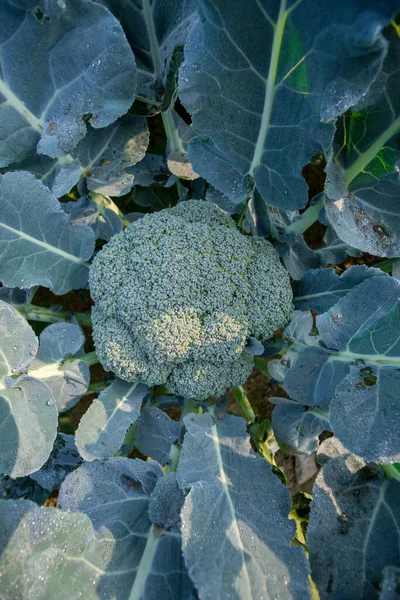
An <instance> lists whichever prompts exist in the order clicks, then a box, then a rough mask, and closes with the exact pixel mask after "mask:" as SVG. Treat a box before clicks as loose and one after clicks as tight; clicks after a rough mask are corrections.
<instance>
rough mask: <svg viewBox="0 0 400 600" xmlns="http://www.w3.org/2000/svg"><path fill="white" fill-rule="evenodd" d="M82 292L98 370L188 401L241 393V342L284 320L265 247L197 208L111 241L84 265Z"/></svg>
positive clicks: (274, 261) (276, 272) (171, 212)
mask: <svg viewBox="0 0 400 600" xmlns="http://www.w3.org/2000/svg"><path fill="white" fill-rule="evenodd" d="M90 289H91V293H92V297H93V300H94V301H95V306H94V307H93V310H92V320H93V336H94V341H95V345H96V351H97V354H98V357H99V360H100V362H101V363H102V364H103V366H104V368H105V369H107V370H111V371H113V372H114V373H115V374H116V375H118V377H120V378H121V379H124V380H126V381H138V382H139V381H140V382H142V383H146V384H148V385H156V384H166V385H167V387H168V389H169V390H170V391H171V392H173V393H175V394H178V395H180V396H183V397H185V398H194V399H197V400H203V399H205V398H207V397H209V396H219V395H220V394H222V393H223V392H224V391H225V390H226V388H227V387H236V386H238V385H242V384H243V383H244V382H245V381H246V379H247V377H248V376H249V375H250V373H251V371H252V369H253V365H254V358H253V356H252V354H251V353H250V351H248V350H247V349H246V348H249V345H248V339H249V337H255V338H257V339H259V340H260V341H263V340H267V339H269V338H270V337H271V336H272V334H273V333H274V331H275V330H276V329H277V328H278V327H281V326H282V325H284V324H285V323H286V322H287V321H288V320H289V318H290V315H291V311H292V291H291V286H290V281H289V276H288V274H287V272H286V271H285V269H284V268H283V267H282V265H281V263H280V261H279V257H278V254H277V253H276V251H275V250H274V248H273V247H272V245H271V244H270V243H269V242H267V241H265V240H264V239H261V238H258V237H247V236H244V235H242V233H241V232H240V231H239V229H238V228H237V226H236V224H235V222H234V221H233V220H232V219H231V218H230V217H229V216H227V215H226V214H225V213H224V212H222V210H220V209H219V208H218V207H216V206H215V205H212V204H209V203H207V202H203V201H201V200H190V201H187V202H182V203H180V204H178V205H177V206H175V207H174V208H171V209H166V210H162V211H160V212H157V213H153V214H148V215H146V216H144V217H143V218H142V219H140V220H138V221H136V222H135V223H133V224H132V225H131V226H130V227H128V229H126V230H125V231H124V232H122V233H119V234H117V235H115V236H114V237H113V238H112V239H111V241H110V242H109V243H108V244H107V245H106V246H104V248H103V249H102V250H101V251H100V252H99V253H98V254H97V256H96V258H95V259H94V261H93V264H92V266H91V270H90Z"/></svg>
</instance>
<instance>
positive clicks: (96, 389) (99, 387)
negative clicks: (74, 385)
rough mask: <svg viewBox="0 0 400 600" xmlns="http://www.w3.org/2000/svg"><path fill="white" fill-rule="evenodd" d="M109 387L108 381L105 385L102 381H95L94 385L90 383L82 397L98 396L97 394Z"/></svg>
mask: <svg viewBox="0 0 400 600" xmlns="http://www.w3.org/2000/svg"><path fill="white" fill-rule="evenodd" d="M110 385H111V382H110V381H108V382H107V383H105V382H103V381H95V382H94V383H91V384H90V385H89V387H88V389H87V390H86V392H85V393H84V394H83V396H90V395H91V394H98V393H100V392H102V391H104V390H105V389H106V388H108V387H110Z"/></svg>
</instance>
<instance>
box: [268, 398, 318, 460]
mask: <svg viewBox="0 0 400 600" xmlns="http://www.w3.org/2000/svg"><path fill="white" fill-rule="evenodd" d="M269 402H272V404H276V407H275V409H274V411H273V413H272V427H273V430H274V435H275V438H276V440H277V442H278V444H279V446H280V447H281V448H282V450H284V451H285V452H288V453H291V454H292V453H293V454H306V455H307V454H311V453H312V452H316V450H318V446H319V439H318V436H319V435H320V434H321V433H322V432H323V431H324V429H328V430H330V425H329V419H328V415H325V414H324V413H323V412H322V411H318V410H316V409H311V410H308V407H306V406H304V405H303V404H299V403H298V402H293V401H292V400H288V399H287V398H269Z"/></svg>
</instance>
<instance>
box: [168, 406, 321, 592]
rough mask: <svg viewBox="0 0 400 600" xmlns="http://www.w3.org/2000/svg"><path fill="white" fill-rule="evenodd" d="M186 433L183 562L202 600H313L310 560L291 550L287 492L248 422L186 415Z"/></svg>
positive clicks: (181, 467)
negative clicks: (253, 440)
mask: <svg viewBox="0 0 400 600" xmlns="http://www.w3.org/2000/svg"><path fill="white" fill-rule="evenodd" d="M185 425H186V428H187V433H186V435H185V439H184V443H183V448H182V452H181V458H180V460H179V466H178V471H177V480H178V483H179V485H180V487H181V489H182V490H183V491H188V490H190V491H189V494H188V496H187V497H186V500H185V504H184V507H183V511H182V538H183V554H184V557H185V562H186V565H187V567H188V570H189V574H190V577H191V578H192V580H193V582H194V584H195V586H196V587H197V589H198V591H199V595H200V597H201V598H202V599H204V600H211V599H214V598H215V597H216V594H217V597H219V598H229V597H232V598H235V599H243V600H247V599H248V598H260V597H261V596H262V597H264V598H273V597H274V596H279V597H280V598H282V599H285V598H287V599H289V598H290V599H291V598H304V599H306V598H309V591H308V580H307V578H308V566H307V560H306V557H305V554H304V552H303V550H302V549H301V548H299V547H298V548H294V547H292V546H291V545H290V542H291V539H292V537H293V535H294V523H293V522H291V521H290V520H289V519H288V518H287V515H288V513H289V511H290V497H289V492H288V490H287V489H286V488H285V486H284V485H283V484H282V483H281V482H280V481H279V479H278V478H277V477H276V476H275V475H274V474H273V473H272V470H271V465H270V464H269V463H268V462H267V461H266V460H264V459H262V458H261V457H260V456H259V455H257V454H255V453H254V452H253V451H252V450H251V447H250V439H249V436H248V435H247V433H246V423H245V421H244V419H241V418H239V417H234V416H228V415H224V416H223V418H222V419H219V420H218V421H217V422H216V423H214V422H213V419H212V418H211V416H210V415H209V414H204V415H188V416H187V417H186V418H185ZM205 516H206V518H205Z"/></svg>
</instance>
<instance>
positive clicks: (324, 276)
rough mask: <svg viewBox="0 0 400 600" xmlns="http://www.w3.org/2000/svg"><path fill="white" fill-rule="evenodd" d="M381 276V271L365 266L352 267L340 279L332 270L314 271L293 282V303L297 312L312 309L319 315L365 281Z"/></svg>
mask: <svg viewBox="0 0 400 600" xmlns="http://www.w3.org/2000/svg"><path fill="white" fill-rule="evenodd" d="M381 276H385V273H384V272H383V271H381V270H380V269H374V268H371V267H366V266H365V265H356V266H352V267H350V268H349V269H347V270H346V271H345V272H344V273H343V274H342V275H341V276H340V277H339V275H338V274H337V273H336V272H335V270H334V269H314V270H311V271H307V273H306V274H305V275H304V277H302V279H300V281H293V283H292V288H293V294H294V298H293V301H294V304H295V307H296V308H297V309H299V310H306V309H308V308H312V309H313V310H315V311H316V312H317V313H319V314H321V313H323V312H326V311H327V310H328V309H329V308H331V306H333V305H334V304H336V302H337V301H338V300H339V298H341V297H342V296H344V295H345V294H347V293H348V292H349V291H350V290H352V289H353V288H354V287H355V286H356V285H359V284H360V283H362V282H363V281H364V280H365V279H369V278H370V277H381Z"/></svg>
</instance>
